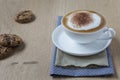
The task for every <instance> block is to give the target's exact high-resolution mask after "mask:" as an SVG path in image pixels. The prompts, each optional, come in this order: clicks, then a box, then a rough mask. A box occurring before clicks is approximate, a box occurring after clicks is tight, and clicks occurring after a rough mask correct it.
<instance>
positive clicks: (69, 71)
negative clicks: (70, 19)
mask: <svg viewBox="0 0 120 80" xmlns="http://www.w3.org/2000/svg"><path fill="white" fill-rule="evenodd" d="M61 18H62V16H59V17H58V22H57V26H58V25H60V24H61ZM56 51H57V47H55V48H54V51H53V57H52V59H53V60H52V64H51V70H50V75H51V76H53V77H55V76H73V77H78V76H108V75H113V74H114V67H113V63H112V57H111V54H110V49H109V47H108V48H107V49H106V51H107V56H108V63H109V66H108V67H100V68H64V67H58V66H55V60H56Z"/></svg>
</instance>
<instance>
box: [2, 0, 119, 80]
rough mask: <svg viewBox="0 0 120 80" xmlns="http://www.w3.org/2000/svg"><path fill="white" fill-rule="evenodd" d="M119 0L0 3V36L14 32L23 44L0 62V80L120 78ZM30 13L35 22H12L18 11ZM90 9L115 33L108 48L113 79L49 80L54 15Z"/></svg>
mask: <svg viewBox="0 0 120 80" xmlns="http://www.w3.org/2000/svg"><path fill="white" fill-rule="evenodd" d="M119 7H120V0H0V33H14V34H17V35H19V36H21V37H22V38H23V40H24V42H25V46H24V47H23V48H19V49H18V50H16V51H15V54H14V55H12V56H11V57H9V58H7V59H5V60H0V80H118V79H120V62H119V61H120V49H119V48H120V37H119V36H120V9H119ZM26 9H29V10H32V11H33V13H34V14H35V15H36V20H35V21H34V22H32V23H29V24H19V23H16V22H15V21H14V17H15V15H16V14H17V13H18V12H19V11H21V10H26ZM78 9H80V10H94V11H97V12H99V13H101V14H103V15H104V17H105V18H106V20H107V26H110V27H113V28H114V29H115V30H116V32H117V34H116V36H115V38H114V39H113V41H112V43H111V45H110V49H111V53H112V57H113V62H114V66H115V75H114V76H113V77H82V78H81V77H78V78H52V77H51V76H49V73H50V64H51V59H52V48H53V43H52V40H51V34H52V31H53V30H54V29H55V26H56V20H57V16H59V15H64V14H66V13H68V12H70V11H73V10H78Z"/></svg>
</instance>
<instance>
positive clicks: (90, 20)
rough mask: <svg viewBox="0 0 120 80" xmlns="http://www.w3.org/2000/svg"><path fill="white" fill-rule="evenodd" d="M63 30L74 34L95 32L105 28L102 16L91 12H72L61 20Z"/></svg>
mask: <svg viewBox="0 0 120 80" xmlns="http://www.w3.org/2000/svg"><path fill="white" fill-rule="evenodd" d="M62 24H63V26H64V27H65V28H67V29H69V30H71V31H75V32H95V31H98V30H100V29H101V28H103V27H104V26H105V19H104V17H103V16H102V15H100V14H98V13H96V12H93V11H80V10H78V11H73V12H70V13H68V14H67V15H65V16H64V17H63V19H62Z"/></svg>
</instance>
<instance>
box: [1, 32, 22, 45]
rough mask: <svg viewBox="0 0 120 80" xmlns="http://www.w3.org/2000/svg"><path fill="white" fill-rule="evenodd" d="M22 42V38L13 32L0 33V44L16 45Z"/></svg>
mask: <svg viewBox="0 0 120 80" xmlns="http://www.w3.org/2000/svg"><path fill="white" fill-rule="evenodd" d="M22 43H23V41H22V39H21V38H20V37H19V36H18V35H15V34H1V35H0V45H2V46H5V47H17V46H19V45H21V44H22Z"/></svg>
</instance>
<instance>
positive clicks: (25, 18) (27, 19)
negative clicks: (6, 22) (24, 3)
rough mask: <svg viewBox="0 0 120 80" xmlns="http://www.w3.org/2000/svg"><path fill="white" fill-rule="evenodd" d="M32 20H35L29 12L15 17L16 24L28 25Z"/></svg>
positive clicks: (23, 12)
mask: <svg viewBox="0 0 120 80" xmlns="http://www.w3.org/2000/svg"><path fill="white" fill-rule="evenodd" d="M33 20H35V15H34V14H33V13H32V11H30V10H25V11H21V12H19V13H18V14H17V15H16V17H15V21H17V22H18V23H29V22H32V21H33Z"/></svg>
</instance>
